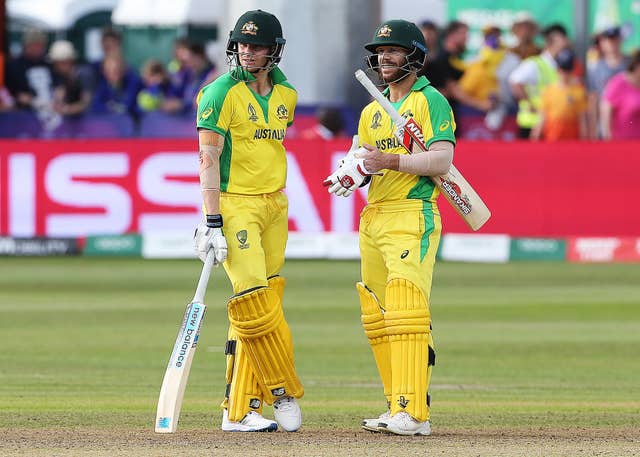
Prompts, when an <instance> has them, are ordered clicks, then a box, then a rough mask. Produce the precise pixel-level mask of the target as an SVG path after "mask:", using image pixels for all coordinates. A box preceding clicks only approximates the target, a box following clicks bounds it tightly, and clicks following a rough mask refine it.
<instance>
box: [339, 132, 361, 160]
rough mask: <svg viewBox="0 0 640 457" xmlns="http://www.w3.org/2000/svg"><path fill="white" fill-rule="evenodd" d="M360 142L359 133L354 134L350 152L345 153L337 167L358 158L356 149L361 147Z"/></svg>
mask: <svg viewBox="0 0 640 457" xmlns="http://www.w3.org/2000/svg"><path fill="white" fill-rule="evenodd" d="M358 143H359V139H358V135H353V139H352V140H351V148H350V149H349V152H347V155H345V156H344V157H343V158H342V159H340V160H338V167H337V168H340V167H341V166H343V165H344V164H348V163H351V162H353V159H355V158H356V151H357V150H358V149H360V148H359V147H358Z"/></svg>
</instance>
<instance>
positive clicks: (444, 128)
mask: <svg viewBox="0 0 640 457" xmlns="http://www.w3.org/2000/svg"><path fill="white" fill-rule="evenodd" d="M422 93H423V95H424V96H425V97H426V98H427V102H428V104H429V117H430V119H431V128H432V130H433V136H432V137H431V138H429V140H428V141H427V148H428V147H429V146H430V145H431V144H432V143H434V142H436V141H449V142H451V143H453V144H454V145H455V144H456V137H455V135H454V132H455V130H456V122H455V120H454V118H453V111H452V110H451V105H449V102H448V101H447V99H446V98H444V96H443V95H442V94H441V93H440V92H438V91H437V90H435V89H434V88H433V87H428V88H427V89H426V90H425V91H423V92H422Z"/></svg>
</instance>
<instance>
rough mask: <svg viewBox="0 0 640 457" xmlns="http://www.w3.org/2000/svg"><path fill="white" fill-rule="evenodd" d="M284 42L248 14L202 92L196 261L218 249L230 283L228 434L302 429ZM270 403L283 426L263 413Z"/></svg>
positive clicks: (256, 14) (273, 28) (275, 29)
mask: <svg viewBox="0 0 640 457" xmlns="http://www.w3.org/2000/svg"><path fill="white" fill-rule="evenodd" d="M284 44H285V40H284V38H283V36H282V27H281V26H280V22H279V21H278V19H277V18H276V17H275V16H274V15H272V14H270V13H267V12H265V11H261V10H255V11H248V12H246V13H245V14H243V15H242V16H241V17H240V19H238V21H237V23H236V25H235V27H234V28H233V30H232V31H231V33H230V36H229V41H228V44H227V60H228V63H229V72H228V73H226V74H224V75H222V76H220V77H219V78H218V79H216V80H215V81H214V82H212V83H211V84H209V85H207V86H205V87H204V88H203V89H202V90H201V91H200V93H199V95H198V118H197V126H198V137H199V143H200V185H201V188H202V197H203V200H204V210H205V216H206V220H205V221H204V222H203V223H201V224H200V225H199V226H198V229H197V230H196V236H195V242H196V249H197V251H198V255H199V256H200V258H201V259H204V258H206V255H207V252H208V251H209V250H210V249H212V250H213V251H214V254H215V259H216V263H217V264H222V265H223V266H224V269H225V270H226V272H227V275H228V277H229V280H230V281H231V284H232V286H233V292H234V296H233V297H232V298H231V299H230V300H229V303H228V306H227V308H228V317H229V322H230V325H229V335H228V341H227V344H226V347H225V353H226V354H227V370H226V382H227V388H226V393H225V399H224V401H223V402H222V408H223V418H222V430H224V431H244V432H257V431H273V430H276V429H277V427H278V424H279V425H280V426H281V427H282V428H283V429H284V430H286V431H296V430H298V429H299V428H300V425H301V422H302V418H301V412H300V407H299V405H298V402H297V400H296V399H297V398H300V397H302V395H303V388H302V385H301V383H300V380H299V379H298V375H297V374H296V369H295V365H294V358H293V345H292V340H291V333H290V331H289V326H288V325H287V322H286V321H285V318H284V314H283V310H282V295H283V292H284V287H285V280H284V278H283V277H281V276H278V274H279V272H280V269H281V268H282V265H283V263H284V251H285V245H286V242H287V230H288V217H287V208H288V204H287V197H286V196H285V194H284V192H283V188H284V186H285V180H286V172H287V162H286V155H285V149H284V147H283V145H282V140H283V139H284V136H285V132H286V129H287V127H288V126H290V125H291V124H292V122H293V113H294V110H295V105H296V100H297V94H296V91H295V89H294V88H293V87H292V86H291V85H290V84H289V83H288V82H287V78H286V77H285V75H284V74H283V73H282V71H281V70H280V69H279V68H278V66H277V65H278V62H279V61H280V59H281V56H282V51H283V48H284ZM264 403H267V404H273V406H274V415H275V419H276V421H277V423H276V421H272V420H268V419H266V418H264V417H263V416H262V408H263V404H264Z"/></svg>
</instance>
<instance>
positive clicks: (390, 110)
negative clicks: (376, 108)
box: [355, 70, 406, 128]
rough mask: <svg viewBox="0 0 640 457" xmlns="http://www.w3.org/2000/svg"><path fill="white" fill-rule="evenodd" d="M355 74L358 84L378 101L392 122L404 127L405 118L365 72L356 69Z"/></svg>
mask: <svg viewBox="0 0 640 457" xmlns="http://www.w3.org/2000/svg"><path fill="white" fill-rule="evenodd" d="M355 76H356V79H357V80H358V82H360V84H362V86H363V87H364V88H365V89H367V92H369V95H371V96H372V97H373V98H374V99H375V100H376V101H377V102H378V103H380V105H381V106H382V109H383V110H385V111H386V113H387V114H388V115H389V117H391V120H392V121H393V123H394V124H396V127H399V128H404V125H405V124H406V119H404V118H403V117H402V116H400V114H398V112H397V111H396V109H395V108H394V107H393V106H392V105H391V102H390V101H389V100H388V99H387V97H385V96H384V95H382V92H380V91H379V90H378V88H377V87H376V86H375V85H374V84H373V82H371V80H370V79H369V77H368V76H367V74H366V73H365V72H364V71H362V70H356V73H355Z"/></svg>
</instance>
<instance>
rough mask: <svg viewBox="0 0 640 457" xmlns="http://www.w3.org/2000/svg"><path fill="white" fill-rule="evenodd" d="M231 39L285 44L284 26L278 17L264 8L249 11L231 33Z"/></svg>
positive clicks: (254, 42)
mask: <svg viewBox="0 0 640 457" xmlns="http://www.w3.org/2000/svg"><path fill="white" fill-rule="evenodd" d="M229 41H230V42H235V43H248V44H256V45H259V46H276V45H283V44H284V42H285V40H284V38H283V37H282V26H281V25H280V21H279V20H278V18H277V17H275V16H274V15H273V14H271V13H267V12H266V11H262V10H253V11H247V12H246V13H244V14H243V15H242V16H240V18H239V19H238V21H237V22H236V25H235V27H234V28H233V30H232V31H231V33H230V34H229Z"/></svg>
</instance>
